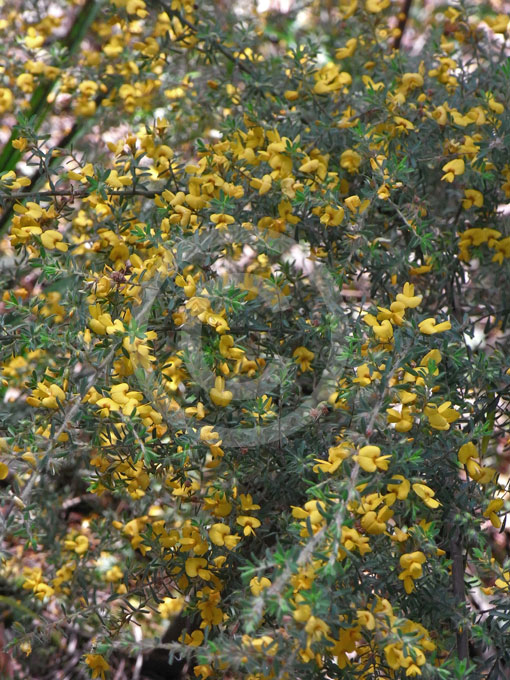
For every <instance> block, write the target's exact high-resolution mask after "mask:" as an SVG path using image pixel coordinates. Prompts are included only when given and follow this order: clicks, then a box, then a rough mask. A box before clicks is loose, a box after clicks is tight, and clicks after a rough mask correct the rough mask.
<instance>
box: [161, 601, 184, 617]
mask: <svg viewBox="0 0 510 680" xmlns="http://www.w3.org/2000/svg"><path fill="white" fill-rule="evenodd" d="M184 604H185V603H184V598H183V597H165V598H164V599H163V602H161V603H160V604H159V605H158V611H159V613H160V614H161V616H162V617H163V618H164V619H171V618H172V617H174V616H177V614H180V613H181V612H182V610H183V609H184Z"/></svg>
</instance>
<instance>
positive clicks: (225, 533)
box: [209, 523, 241, 550]
mask: <svg viewBox="0 0 510 680" xmlns="http://www.w3.org/2000/svg"><path fill="white" fill-rule="evenodd" d="M209 538H210V539H211V543H214V545H218V546H223V545H224V546H226V547H227V548H229V549H230V550H231V549H232V548H235V546H236V545H237V543H238V542H239V541H240V538H241V537H240V536H237V535H231V534H230V527H229V526H227V525H226V524H222V523H218V524H213V525H212V527H211V528H210V529H209Z"/></svg>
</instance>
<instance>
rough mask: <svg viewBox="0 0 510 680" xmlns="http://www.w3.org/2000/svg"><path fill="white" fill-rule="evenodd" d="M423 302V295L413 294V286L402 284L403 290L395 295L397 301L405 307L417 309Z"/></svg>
mask: <svg viewBox="0 0 510 680" xmlns="http://www.w3.org/2000/svg"><path fill="white" fill-rule="evenodd" d="M422 300H423V295H415V294H414V284H412V283H404V289H403V291H402V293H398V294H397V301H398V302H401V303H402V304H403V305H404V306H405V307H411V309H414V307H417V306H418V305H419V304H420V302H421V301H422Z"/></svg>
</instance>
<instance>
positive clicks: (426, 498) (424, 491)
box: [413, 483, 441, 509]
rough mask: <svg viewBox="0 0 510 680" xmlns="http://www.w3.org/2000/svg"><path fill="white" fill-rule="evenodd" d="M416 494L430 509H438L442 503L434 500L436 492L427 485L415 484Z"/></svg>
mask: <svg viewBox="0 0 510 680" xmlns="http://www.w3.org/2000/svg"><path fill="white" fill-rule="evenodd" d="M413 491H414V493H415V494H416V495H417V496H419V497H420V498H421V499H422V501H423V502H424V503H425V505H426V506H427V507H428V508H432V509H435V508H438V507H439V506H440V505H441V503H440V502H439V501H438V500H436V499H435V498H434V494H435V492H434V490H433V489H431V488H430V487H429V486H427V485H426V484H419V483H416V484H413Z"/></svg>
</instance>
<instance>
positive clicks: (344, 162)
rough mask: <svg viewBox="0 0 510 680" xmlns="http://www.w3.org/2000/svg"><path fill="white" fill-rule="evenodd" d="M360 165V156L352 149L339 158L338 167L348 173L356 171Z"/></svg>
mask: <svg viewBox="0 0 510 680" xmlns="http://www.w3.org/2000/svg"><path fill="white" fill-rule="evenodd" d="M360 165H361V156H360V155H359V153H357V152H356V151H353V149H347V150H346V151H344V152H343V153H342V155H341V156H340V167H342V168H344V169H345V170H348V171H349V172H350V173H354V172H357V171H358V168H359V166H360Z"/></svg>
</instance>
